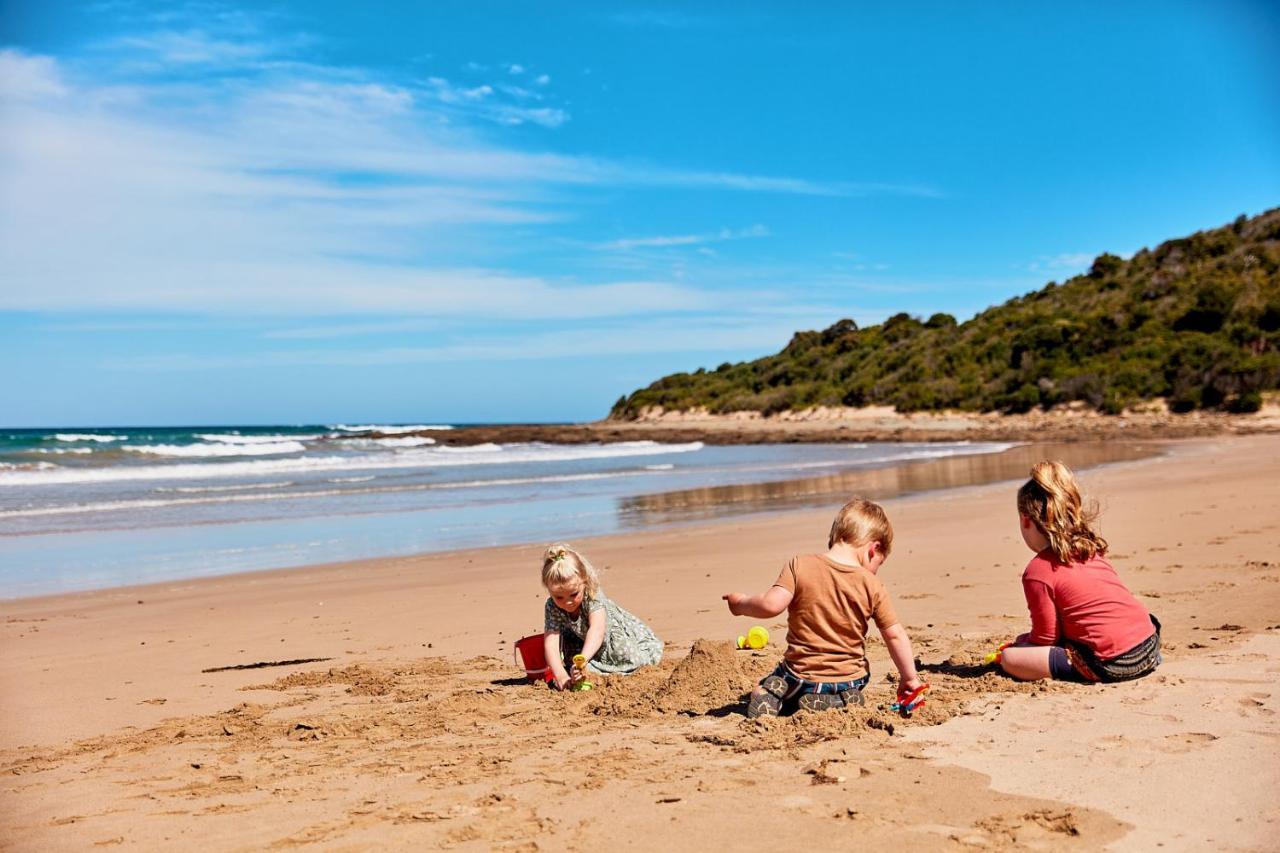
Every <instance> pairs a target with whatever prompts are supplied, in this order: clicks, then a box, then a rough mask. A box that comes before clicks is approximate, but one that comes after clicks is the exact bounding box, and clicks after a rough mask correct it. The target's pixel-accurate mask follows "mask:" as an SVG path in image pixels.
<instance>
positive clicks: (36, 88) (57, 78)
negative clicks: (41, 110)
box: [0, 50, 68, 102]
mask: <svg viewBox="0 0 1280 853" xmlns="http://www.w3.org/2000/svg"><path fill="white" fill-rule="evenodd" d="M67 92H68V90H67V87H66V85H65V84H63V82H62V75H61V74H60V73H59V72H58V65H57V63H56V62H54V61H53V60H52V59H51V58H49V57H47V56H30V55H27V54H24V53H19V52H17V51H15V50H0V102H4V101H10V102H18V101H45V102H49V101H56V100H58V99H60V98H62V97H64V96H65V95H66V94H67Z"/></svg>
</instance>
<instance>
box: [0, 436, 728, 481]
mask: <svg viewBox="0 0 1280 853" xmlns="http://www.w3.org/2000/svg"><path fill="white" fill-rule="evenodd" d="M162 446H163V445H162ZM173 446H177V447H179V448H184V447H186V446H183V445H173ZM188 446H194V447H201V448H203V449H206V450H207V449H208V448H209V447H210V445H188ZM228 447H229V446H228ZM262 447H265V445H262V446H259V447H258V448H254V451H253V452H254V453H262V452H263V451H262V449H261V448H262ZM702 447H703V445H702V442H700V441H694V442H689V443H687V444H659V443H658V442H656V441H629V442H622V443H619V444H565V445H546V444H508V445H496V444H487V445H486V444H481V445H476V446H475V447H472V448H466V449H461V448H445V447H419V448H409V449H406V450H403V451H400V452H398V453H394V454H388V453H379V454H362V455H359V456H304V457H295V458H291V459H255V460H244V461H234V462H218V463H207V464H203V465H195V464H170V465H133V466H112V467H103V468H95V469H71V468H58V470H54V471H30V470H21V471H17V470H15V471H9V472H3V473H0V487H4V486H18V485H22V486H27V485H38V484H44V483H94V482H113V481H121V480H196V481H200V480H209V479H215V478H216V479H222V478H224V477H261V476H269V475H278V474H292V473H300V472H306V471H318V472H319V471H335V472H337V471H377V470H394V469H415V468H437V467H439V468H448V467H456V466H459V465H495V464H502V463H511V462H535V463H536V462H565V461H572V460H579V459H609V458H615V457H628V456H664V455H666V454H670V453H691V452H693V451H696V450H701V449H702ZM302 449H303V448H302V447H301V446H299V447H298V448H297V450H302ZM188 455H193V456H194V455H197V454H195V453H190V454H188ZM206 455H208V454H206ZM219 455H228V456H231V455H234V456H244V455H249V454H248V453H247V452H246V451H245V448H243V447H241V448H237V449H236V452H235V453H225V454H219ZM50 467H55V466H50Z"/></svg>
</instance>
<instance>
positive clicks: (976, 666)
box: [917, 661, 1013, 681]
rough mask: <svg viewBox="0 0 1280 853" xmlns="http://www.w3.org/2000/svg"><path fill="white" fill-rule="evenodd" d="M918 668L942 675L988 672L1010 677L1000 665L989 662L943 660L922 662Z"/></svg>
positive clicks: (966, 676) (967, 674)
mask: <svg viewBox="0 0 1280 853" xmlns="http://www.w3.org/2000/svg"><path fill="white" fill-rule="evenodd" d="M917 669H919V670H920V671H921V672H936V673H939V674H941V675H952V676H955V677H956V678H970V679H972V678H981V677H982V676H984V675H987V674H988V673H992V674H994V675H1000V676H1004V677H1005V678H1009V676H1007V675H1005V674H1004V670H1002V669H1000V667H998V666H996V665H995V664H988V663H947V662H946V661H943V662H941V663H925V664H921V665H920V666H918V667H917ZM1010 680H1011V681H1012V680H1013V679H1012V678H1010Z"/></svg>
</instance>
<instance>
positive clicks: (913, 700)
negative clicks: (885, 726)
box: [889, 683, 929, 717]
mask: <svg viewBox="0 0 1280 853" xmlns="http://www.w3.org/2000/svg"><path fill="white" fill-rule="evenodd" d="M928 689H929V685H928V683H925V684H921V685H920V686H919V687H917V688H916V689H915V690H911V691H908V692H906V693H904V692H902V691H901V690H899V691H898V701H897V702H894V703H893V704H892V705H890V706H889V707H890V708H891V709H893V710H894V711H897V712H898V713H900V714H902V716H904V717H910V716H911V712H912V711H914V710H915V709H916V708H919V707H920V706H921V705H923V704H924V694H925V692H926V691H927V690H928Z"/></svg>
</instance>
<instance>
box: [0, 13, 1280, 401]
mask: <svg viewBox="0 0 1280 853" xmlns="http://www.w3.org/2000/svg"><path fill="white" fill-rule="evenodd" d="M796 7H797V4H784V3H775V4H757V3H745V2H744V3H739V4H722V3H707V4H698V3H690V2H686V3H679V4H674V3H673V4H669V5H652V4H647V3H645V4H631V3H606V2H600V3H579V4H567V3H537V2H519V3H497V2H480V0H473V2H443V1H442V2H433V3H418V2H391V0H371V1H370V2H365V3H359V4H353V3H346V2H325V1H324V0H306V2H300V1H299V2H285V3H236V4H232V3H222V2H214V1H213V0H198V2H177V3H151V2H134V0H100V2H85V3H71V2H63V0H26V2H14V0H0V389H2V390H0V425H4V426H73V425H78V426H94V425H101V426H107V425H122V426H128V425H159V424H183V425H188V424H292V423H339V422H347V423H351V422H371V421H376V422H383V423H396V422H398V423H428V422H429V423H439V422H453V423H467V422H508V421H553V422H562V421H581V420H591V419H595V418H599V417H603V416H604V415H605V414H606V413H607V412H608V410H609V407H610V406H611V405H612V404H613V402H614V401H615V400H617V399H618V398H619V397H620V396H622V395H624V394H627V393H630V392H631V391H633V390H635V389H636V388H639V387H643V386H645V385H647V384H649V383H650V382H652V381H654V380H655V379H657V378H659V377H661V376H663V375H665V374H667V373H671V372H674V371H680V370H693V369H695V368H698V367H707V368H714V367H715V366H716V365H718V364H720V363H722V362H725V361H730V362H736V361H741V360H746V359H752V358H757V357H760V356H763V355H767V354H770V353H773V352H777V351H778V350H779V349H780V348H781V347H783V346H784V345H785V344H786V342H787V341H788V340H789V339H790V337H791V335H792V334H793V333H794V332H795V331H797V330H801V329H820V328H825V327H826V326H829V325H830V324H832V323H834V322H835V321H837V320H839V319H841V318H845V317H848V318H852V319H854V320H855V321H856V322H858V323H859V324H861V325H867V324H872V323H877V322H880V321H881V320H883V319H884V318H886V317H888V316H889V315H891V314H894V313H897V312H899V311H907V312H910V313H912V314H917V315H922V316H928V315H929V314H932V313H934V312H937V311H945V312H949V313H951V314H954V315H955V316H956V317H957V318H959V319H960V320H964V319H967V318H968V317H971V316H972V315H973V314H975V313H976V312H978V311H981V310H982V309H984V308H986V307H988V306H991V305H994V304H999V303H1001V302H1003V301H1005V300H1007V299H1009V298H1010V297H1012V296H1016V295H1019V294H1022V293H1026V292H1028V291H1030V290H1034V289H1036V288H1038V287H1041V286H1042V285H1044V284H1045V283H1046V282H1048V281H1062V280H1064V279H1066V278H1068V277H1070V276H1072V275H1075V274H1078V273H1080V272H1082V271H1084V270H1085V269H1087V268H1088V265H1089V263H1090V261H1091V260H1092V258H1093V257H1095V256H1096V255H1098V254H1099V253H1101V252H1104V251H1110V252H1114V253H1117V254H1121V255H1127V254H1130V253H1132V252H1134V251H1137V250H1138V249H1140V248H1142V247H1144V246H1153V245H1155V244H1157V243H1159V242H1160V241H1162V240H1165V239H1169V238H1172V237H1177V236H1182V235H1185V234H1188V233H1191V232H1194V231H1197V230H1200V229H1203V228H1210V227H1216V226H1219V225H1222V224H1225V223H1227V222H1229V221H1230V220H1232V219H1233V218H1235V217H1236V216H1238V215H1239V214H1241V213H1245V214H1249V215H1254V214H1257V213H1260V212H1262V211H1264V210H1267V209H1269V208H1271V207H1274V206H1276V205H1277V204H1280V5H1277V4H1275V3H1267V2H1233V0H1223V2H1201V3H1186V2H1156V3H1142V2H1132V3H1102V2H1080V3H1071V4H1042V3H1034V4H1033V3H1022V2H1011V3H995V2H990V3H983V4H964V5H963V6H961V5H956V4H944V3H937V4H924V3H916V4H887V3H883V4H882V3H857V4H854V3H851V4H810V5H806V6H803V7H800V8H796Z"/></svg>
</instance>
